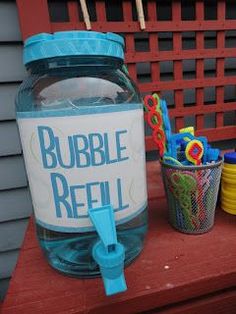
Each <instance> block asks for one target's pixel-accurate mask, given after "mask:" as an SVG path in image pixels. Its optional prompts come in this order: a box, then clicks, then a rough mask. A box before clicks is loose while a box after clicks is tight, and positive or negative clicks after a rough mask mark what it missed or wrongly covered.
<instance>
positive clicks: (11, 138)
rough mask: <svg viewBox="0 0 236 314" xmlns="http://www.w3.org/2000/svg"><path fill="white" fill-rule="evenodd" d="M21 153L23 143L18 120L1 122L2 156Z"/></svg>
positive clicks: (0, 142)
mask: <svg viewBox="0 0 236 314" xmlns="http://www.w3.org/2000/svg"><path fill="white" fill-rule="evenodd" d="M20 153H21V144H20V138H19V133H18V128H17V125H16V122H15V121H8V122H0V157H2V156H8V155H17V154H20Z"/></svg>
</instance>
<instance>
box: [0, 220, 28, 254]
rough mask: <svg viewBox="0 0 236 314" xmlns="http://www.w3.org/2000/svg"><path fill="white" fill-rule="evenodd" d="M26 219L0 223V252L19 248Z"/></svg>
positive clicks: (26, 222)
mask: <svg viewBox="0 0 236 314" xmlns="http://www.w3.org/2000/svg"><path fill="white" fill-rule="evenodd" d="M27 224H28V219H21V220H14V221H9V222H2V223H0V239H1V240H0V252H4V251H9V250H16V249H19V248H20V247H21V244H22V241H23V238H24V234H25V230H26V227H27Z"/></svg>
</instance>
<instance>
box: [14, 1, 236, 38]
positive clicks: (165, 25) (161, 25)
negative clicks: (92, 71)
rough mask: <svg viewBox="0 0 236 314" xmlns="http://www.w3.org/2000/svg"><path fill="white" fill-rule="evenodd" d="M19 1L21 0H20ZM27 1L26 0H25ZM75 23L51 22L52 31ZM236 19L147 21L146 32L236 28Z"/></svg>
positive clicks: (99, 26)
mask: <svg viewBox="0 0 236 314" xmlns="http://www.w3.org/2000/svg"><path fill="white" fill-rule="evenodd" d="M18 1H19V0H18ZM25 1H26V0H25ZM72 26H73V24H72V23H70V22H65V23H51V27H52V31H53V32H54V31H60V30H63V29H64V30H69V29H72ZM83 27H84V24H83V23H82V22H80V23H77V25H76V28H77V29H83ZM235 29H236V22H235V20H226V21H225V22H223V23H222V22H220V21H203V22H201V23H199V22H198V21H181V22H175V21H174V22H172V21H161V22H160V21H156V22H154V21H150V22H149V21H147V22H146V29H145V31H146V32H166V31H167V30H168V32H191V31H193V32H194V31H196V30H199V31H216V30H235ZM93 30H95V31H101V32H107V31H108V30H109V31H110V32H116V33H120V32H122V33H133V32H139V31H140V26H139V23H138V22H133V21H129V22H128V23H124V22H93Z"/></svg>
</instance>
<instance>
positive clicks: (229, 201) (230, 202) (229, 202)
mask: <svg viewBox="0 0 236 314" xmlns="http://www.w3.org/2000/svg"><path fill="white" fill-rule="evenodd" d="M221 201H222V202H223V203H224V204H226V205H229V206H234V207H235V209H236V200H232V199H231V198H226V197H225V196H224V195H223V196H221Z"/></svg>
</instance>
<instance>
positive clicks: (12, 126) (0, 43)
mask: <svg viewBox="0 0 236 314" xmlns="http://www.w3.org/2000/svg"><path fill="white" fill-rule="evenodd" d="M25 76H26V72H25V69H24V66H23V65H22V43H21V35H20V30H19V24H18V15H17V8H16V4H15V1H1V2H0V299H3V297H4V295H5V293H6V290H7V287H8V284H9V280H10V278H11V274H12V271H13V270H14V267H15V264H16V261H17V256H18V253H19V248H20V246H21V244H22V240H23V237H24V233H25V230H26V227H27V222H28V217H29V216H30V213H31V210H32V205H31V200H30V195H29V191H28V188H27V179H26V174H25V168H24V162H23V157H22V154H21V145H20V140H19V135H18V130H17V125H16V121H15V109H14V98H15V94H16V91H17V88H18V87H19V84H20V83H21V81H22V80H23V78H24V77H25Z"/></svg>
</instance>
